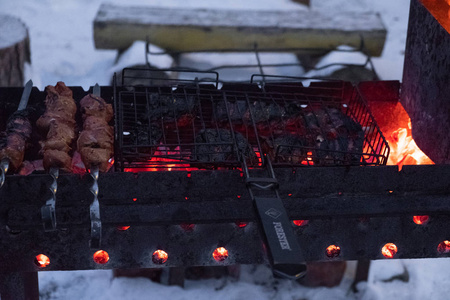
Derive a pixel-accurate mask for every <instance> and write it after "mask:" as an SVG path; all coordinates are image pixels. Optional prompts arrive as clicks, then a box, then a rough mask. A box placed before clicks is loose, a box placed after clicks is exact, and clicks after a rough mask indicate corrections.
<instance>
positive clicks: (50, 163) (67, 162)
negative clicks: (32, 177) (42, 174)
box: [43, 149, 72, 171]
mask: <svg viewBox="0 0 450 300" xmlns="http://www.w3.org/2000/svg"><path fill="white" fill-rule="evenodd" d="M43 164H44V168H45V169H46V170H49V169H50V168H59V169H61V170H66V171H68V170H71V168H72V166H71V165H72V158H71V157H70V155H69V154H68V153H67V152H65V151H61V150H54V149H47V150H45V151H44V158H43Z"/></svg>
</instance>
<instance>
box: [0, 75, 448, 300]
mask: <svg viewBox="0 0 450 300" xmlns="http://www.w3.org/2000/svg"><path fill="white" fill-rule="evenodd" d="M132 71H133V73H132V74H136V72H135V71H136V70H132ZM177 71H178V72H179V71H180V70H177ZM127 72H129V71H127V70H125V71H124V74H123V76H122V79H123V80H124V82H123V84H122V85H116V84H114V85H113V86H103V87H101V96H102V98H104V99H107V100H110V101H111V102H113V103H114V107H115V120H114V123H115V124H114V125H115V138H116V143H115V147H116V149H115V157H114V168H113V169H112V170H111V171H110V172H108V173H103V174H100V176H99V178H98V189H99V194H98V199H99V202H100V208H99V211H100V216H101V217H100V220H99V221H100V225H101V227H100V228H101V239H100V240H99V242H100V243H99V244H98V246H96V245H95V243H90V241H92V240H95V239H97V238H98V236H96V235H94V234H93V233H92V232H91V222H92V220H91V217H90V214H89V211H90V207H89V206H90V204H91V202H92V200H93V195H92V193H91V191H90V187H91V186H92V183H93V179H92V177H91V176H90V175H89V174H87V173H86V174H60V175H59V177H58V191H57V194H56V213H55V218H56V219H55V220H54V221H55V222H56V230H53V231H48V230H45V228H44V226H42V224H43V216H42V215H41V207H42V206H44V205H45V201H46V200H47V199H49V198H50V197H51V191H50V187H51V185H52V182H53V178H52V177H51V176H50V175H49V174H45V173H44V172H35V173H33V174H31V175H28V176H21V175H13V174H10V175H7V176H6V181H5V185H4V186H3V187H2V189H0V197H1V199H2V205H1V206H0V213H1V215H2V218H1V219H0V220H1V221H2V225H3V226H2V227H1V231H0V237H1V239H2V241H3V243H2V256H1V257H0V264H1V265H2V276H3V279H4V280H2V283H1V284H0V292H2V293H3V294H4V295H11V294H12V293H13V292H12V291H13V290H14V289H15V287H17V286H19V287H23V286H25V285H27V284H28V285H30V284H35V283H36V276H35V275H33V274H35V272H37V271H54V270H86V269H117V268H122V269H126V268H155V267H178V266H184V267H185V266H225V265H232V264H254V263H256V264H262V263H270V264H272V266H273V268H274V270H275V271H276V272H277V274H280V275H283V276H286V277H290V278H297V275H299V274H301V273H302V272H303V271H304V266H303V263H304V262H307V261H339V260H369V259H385V258H426V257H447V256H448V255H449V253H450V242H448V237H449V234H450V233H449V232H448V230H446V229H445V228H447V227H448V226H447V225H449V224H448V223H449V220H448V205H447V204H446V201H447V198H448V194H449V192H450V190H449V186H448V178H450V168H448V166H446V165H435V166H404V167H403V169H402V170H401V171H399V170H398V168H397V167H396V166H385V164H386V159H387V156H388V155H389V147H388V145H387V143H386V141H385V140H384V137H383V135H382V133H381V132H380V130H379V128H378V126H377V124H376V122H375V120H374V118H373V117H372V115H371V114H370V111H369V110H368V108H367V105H368V104H369V102H371V103H381V102H383V101H394V102H397V101H399V99H400V95H399V87H400V85H399V83H398V82H366V83H364V84H361V85H358V86H355V85H352V84H350V83H346V82H340V81H323V80H322V81H315V80H313V81H312V82H311V83H310V85H309V86H306V85H303V84H301V82H300V81H304V80H302V79H300V78H286V77H284V78H280V77H277V78H271V76H268V75H264V74H263V75H256V76H254V77H252V79H251V80H250V81H249V82H248V83H223V82H221V81H220V80H219V78H218V77H217V76H216V75H214V73H213V75H214V76H213V77H212V80H211V79H210V78H211V76H210V75H211V72H207V73H208V74H206V75H208V76H204V75H205V74H204V73H202V72H197V73H199V74H201V75H198V77H197V76H195V75H194V78H193V79H191V80H182V81H172V80H168V81H167V84H166V85H164V86H146V85H144V86H130V85H128V84H127V82H126V80H127V78H129V76H130V75H127V74H129V73H127ZM137 72H138V74H139V72H140V71H137ZM194 73H195V72H194ZM132 76H135V75H132ZM138 76H140V77H143V79H144V80H146V79H147V80H151V79H152V78H150V77H149V75H148V72H145V71H143V74H142V75H138ZM208 78H209V79H208ZM269 79H276V80H269ZM70 88H71V90H72V91H73V94H74V98H75V99H76V100H79V99H81V98H82V97H83V96H84V95H85V94H86V93H92V92H93V88H90V89H89V90H88V91H84V90H83V89H82V88H80V87H70ZM22 90H23V89H22V88H1V89H0V117H1V118H0V120H1V122H0V129H1V130H4V128H5V123H6V119H7V117H8V116H9V115H11V113H12V112H13V111H15V110H16V108H17V102H18V99H20V95H21V94H22ZM44 98H45V92H44V91H39V90H38V89H37V88H33V89H32V91H31V95H30V100H29V106H31V107H32V108H33V113H32V114H31V120H32V122H33V123H34V122H35V120H36V119H37V117H38V116H39V115H40V114H42V112H43V110H44V107H43V105H42V103H43V100H44ZM16 99H17V100H16ZM292 109H294V111H295V113H294V114H292V113H291V114H290V112H291V111H292ZM262 111H264V112H265V113H261V112H262ZM336 111H337V112H338V113H339V114H338V115H339V118H338V119H335V118H334V117H333V115H332V112H336ZM293 116H295V118H294V119H295V121H292V118H293ZM324 116H325V117H326V120H330V122H328V123H327V124H331V125H333V126H334V127H330V128H334V129H336V127H337V128H339V127H342V126H339V125H338V124H339V122H338V120H341V122H344V121H345V122H347V125H344V126H343V128H342V132H339V133H340V134H342V133H346V134H347V135H346V138H347V140H345V139H343V140H337V142H335V143H332V142H331V141H332V140H333V141H336V138H333V137H329V133H330V130H329V128H327V127H326V126H325V127H323V126H316V127H318V128H315V126H313V124H316V125H321V123H324V122H321V120H320V118H321V117H324ZM78 121H81V120H78ZM325 123H326V122H325ZM331 125H330V126H331ZM299 131H300V132H302V133H303V136H306V137H308V136H309V137H311V139H303V140H302V139H300V140H299V141H297V142H295V143H291V142H289V141H290V140H289V139H288V140H287V141H286V140H281V141H278V140H277V138H278V137H280V136H283V137H284V136H289V135H293V134H294V133H298V132H299ZM361 133H362V135H360V134H361ZM209 136H212V138H210V137H209ZM318 136H321V137H322V139H323V140H322V139H318ZM33 139H34V140H33V144H34V146H32V147H31V148H30V149H29V150H28V151H27V153H26V159H28V160H33V159H37V158H39V154H38V147H37V146H36V142H37V139H38V137H36V136H35V137H33ZM349 140H353V141H361V147H359V148H358V147H356V148H351V147H349V144H350V143H349V142H348V141H349ZM242 145H243V146H242ZM349 148H350V149H351V150H350V151H347V150H348V149H349ZM423 215H428V216H429V219H428V220H427V222H426V224H425V221H424V222H422V223H421V224H418V223H415V222H414V219H413V216H423ZM301 220H308V221H309V222H307V223H306V222H301ZM293 221H296V222H293ZM185 224H193V225H192V226H189V230H186V228H187V227H186V226H181V225H185ZM243 224H246V225H245V226H244V225H243ZM300 225H301V226H300ZM128 226H130V227H129V228H127V227H128ZM125 228H126V230H123V229H125ZM119 229H120V230H119ZM392 244H394V246H393V245H392ZM222 247H223V248H224V249H222ZM225 249H226V250H225ZM100 250H103V251H106V252H107V254H108V256H106V253H105V252H98V251H100ZM285 250H286V251H285ZM286 253H290V254H292V255H287V254H286ZM41 254H43V255H45V257H47V258H48V259H49V260H47V259H46V258H45V257H44V256H41ZM27 282H28V283H27ZM34 288H36V287H34ZM21 293H25V292H24V289H22V292H21Z"/></svg>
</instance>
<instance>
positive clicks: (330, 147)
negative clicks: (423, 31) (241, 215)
mask: <svg viewBox="0 0 450 300" xmlns="http://www.w3.org/2000/svg"><path fill="white" fill-rule="evenodd" d="M125 77H126V76H124V78H125ZM116 89H117V96H116V99H117V100H118V101H117V104H116V105H117V108H116V114H117V116H116V117H117V120H118V128H119V130H118V135H117V138H118V141H117V142H118V143H117V145H119V147H118V148H119V149H117V151H116V162H117V165H118V167H119V168H120V169H122V170H125V171H134V170H136V171H139V170H141V171H159V170H172V169H181V170H191V169H192V168H194V169H198V168H201V169H203V168H207V169H218V168H235V167H240V166H241V160H242V158H245V160H246V163H247V165H248V166H250V167H258V166H261V165H262V164H263V162H264V157H265V155H268V156H270V157H271V159H272V160H273V164H274V166H287V165H289V166H324V165H326V166H334V165H384V164H386V159H387V155H388V154H389V147H388V145H387V143H386V141H385V140H384V137H383V136H382V134H381V132H380V130H379V128H378V127H377V125H376V123H375V121H374V119H373V117H372V116H371V114H370V112H369V111H368V110H367V108H366V106H365V104H364V101H363V99H362V98H361V96H360V94H359V93H358V91H357V89H355V88H354V87H353V86H352V85H351V84H348V83H344V82H338V81H336V82H312V83H311V85H310V86H309V87H304V86H303V85H302V84H301V83H299V82H295V83H293V82H269V81H266V80H265V81H264V83H263V84H256V83H248V84H224V85H223V86H222V87H221V88H220V89H218V88H217V84H203V83H202V84H201V83H200V82H199V80H194V81H191V82H186V81H183V82H182V83H180V84H178V85H173V86H165V87H132V88H130V87H128V88H127V87H116Z"/></svg>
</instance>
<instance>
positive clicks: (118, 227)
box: [117, 226, 130, 231]
mask: <svg viewBox="0 0 450 300" xmlns="http://www.w3.org/2000/svg"><path fill="white" fill-rule="evenodd" d="M128 228H130V226H117V230H120V231H125V230H128Z"/></svg>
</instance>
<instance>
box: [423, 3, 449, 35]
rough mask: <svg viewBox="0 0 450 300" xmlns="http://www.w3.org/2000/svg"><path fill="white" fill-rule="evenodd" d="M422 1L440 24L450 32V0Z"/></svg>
mask: <svg viewBox="0 0 450 300" xmlns="http://www.w3.org/2000/svg"><path fill="white" fill-rule="evenodd" d="M422 3H423V5H424V6H425V7H426V8H427V9H428V11H429V12H430V13H431V14H432V15H433V17H434V18H435V19H436V20H437V21H438V22H439V24H441V26H442V27H444V28H445V30H447V32H448V33H450V2H449V1H448V0H422Z"/></svg>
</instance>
